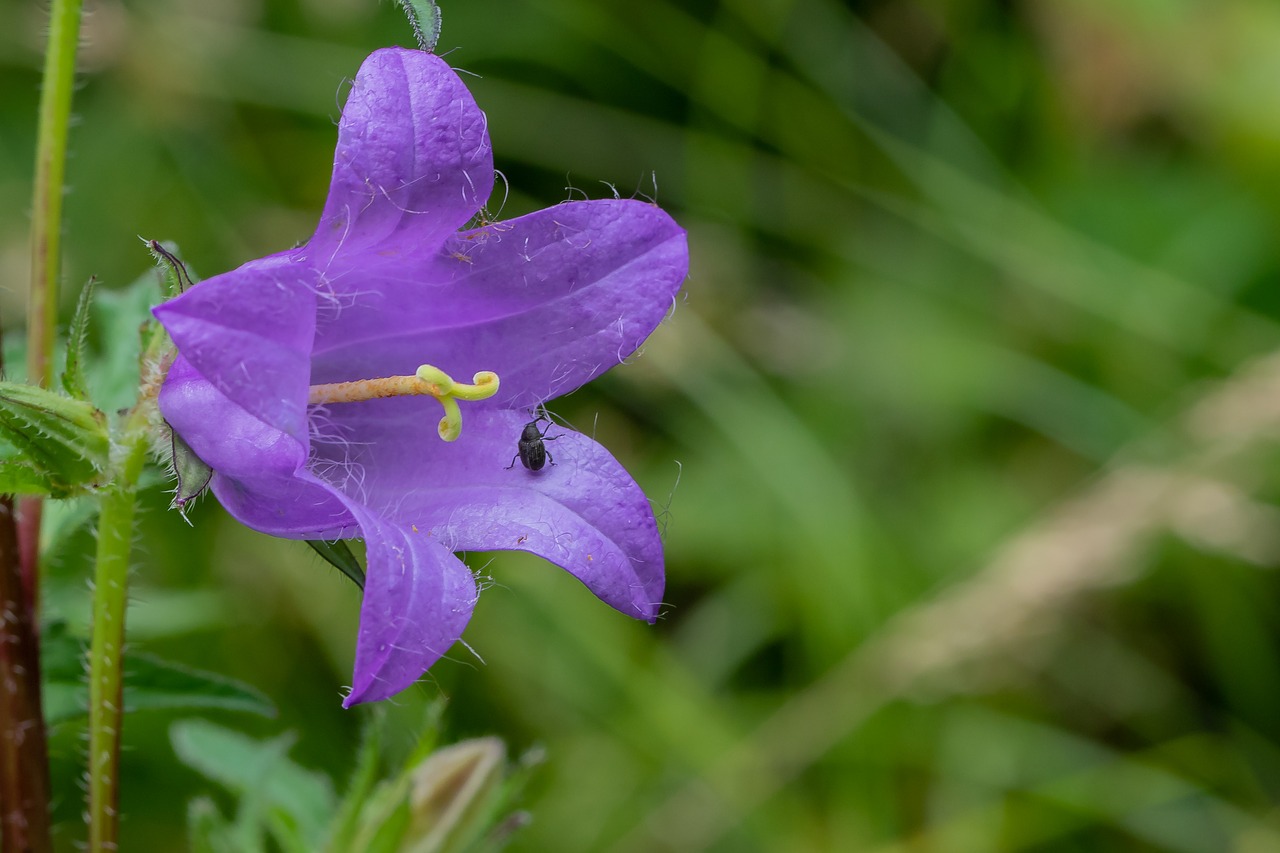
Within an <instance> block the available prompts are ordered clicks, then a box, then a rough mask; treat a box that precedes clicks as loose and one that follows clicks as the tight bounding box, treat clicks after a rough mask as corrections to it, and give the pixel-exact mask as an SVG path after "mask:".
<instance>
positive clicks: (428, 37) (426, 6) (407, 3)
mask: <svg viewBox="0 0 1280 853" xmlns="http://www.w3.org/2000/svg"><path fill="white" fill-rule="evenodd" d="M396 5H397V6H399V7H400V8H401V9H403V10H404V13H405V16H406V17H408V18H409V26H410V27H412V28H413V37H414V38H415V39H417V40H418V47H419V48H420V49H422V50H425V51H426V52H427V53H431V52H432V51H434V50H435V49H436V42H437V41H439V40H440V7H439V6H437V5H436V4H435V3H434V2H432V0H396Z"/></svg>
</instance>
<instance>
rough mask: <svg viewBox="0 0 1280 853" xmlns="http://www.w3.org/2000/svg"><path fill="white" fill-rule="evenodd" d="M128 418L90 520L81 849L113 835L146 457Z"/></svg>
mask: <svg viewBox="0 0 1280 853" xmlns="http://www.w3.org/2000/svg"><path fill="white" fill-rule="evenodd" d="M142 420H143V419H142V418H141V417H139V416H137V415H136V414H135V415H134V416H132V417H131V418H130V419H129V421H128V422H127V423H126V425H125V429H124V440H123V442H122V443H121V444H120V445H118V446H117V447H116V453H115V454H114V455H115V456H116V459H115V462H116V464H115V465H114V466H113V468H114V470H113V473H114V475H115V476H114V477H113V478H112V481H111V484H110V485H109V486H107V487H106V488H105V489H103V492H102V496H101V501H102V509H101V512H100V514H99V516H98V556H97V568H96V569H95V571H94V585H93V638H92V640H91V641H90V645H89V755H88V760H89V774H88V776H89V850H91V851H94V853H98V851H106V850H115V849H116V848H117V834H118V831H119V798H120V792H119V771H120V729H121V721H122V718H123V710H124V709H123V706H122V703H123V686H124V680H123V664H124V618H125V607H126V605H127V604H128V589H129V551H130V547H131V545H132V544H133V520H134V514H135V512H136V510H137V504H138V491H137V486H138V478H139V477H140V476H141V475H142V467H143V464H144V463H145V462H146V458H147V441H146V434H145V424H144V423H142Z"/></svg>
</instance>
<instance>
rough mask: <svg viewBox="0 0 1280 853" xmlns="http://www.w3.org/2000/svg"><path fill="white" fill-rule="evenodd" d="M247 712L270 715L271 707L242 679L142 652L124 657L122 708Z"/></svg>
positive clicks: (273, 707)
mask: <svg viewBox="0 0 1280 853" xmlns="http://www.w3.org/2000/svg"><path fill="white" fill-rule="evenodd" d="M214 708H216V709H218V710H223V711H248V712H249V713H252V714H258V715H260V716H263V717H274V716H275V713H276V709H275V706H274V705H273V704H271V700H270V699H268V698H267V697H266V696H265V695H264V694H262V693H261V692H259V691H258V690H255V689H254V688H253V687H250V686H249V685H248V684H245V683H244V682H242V681H236V680H235V679H233V678H227V677H226V676H223V675H218V674H216V673H212V672H203V671H201V670H198V669H192V668H190V667H187V666H183V665H182V664H178V663H173V662H172V661H165V660H162V659H160V658H157V657H155V656H153V655H149V654H146V653H144V652H131V653H129V654H128V655H126V657H125V659H124V709H125V711H126V712H129V711H155V710H162V709H163V710H173V709H188V710H199V709H214Z"/></svg>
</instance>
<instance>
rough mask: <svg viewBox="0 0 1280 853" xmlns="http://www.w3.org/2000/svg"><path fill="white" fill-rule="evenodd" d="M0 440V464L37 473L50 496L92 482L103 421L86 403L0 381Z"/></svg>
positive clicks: (102, 452) (104, 443) (104, 442)
mask: <svg viewBox="0 0 1280 853" xmlns="http://www.w3.org/2000/svg"><path fill="white" fill-rule="evenodd" d="M0 439H2V440H3V441H4V442H6V443H7V444H8V445H10V447H9V448H6V449H5V452H4V453H3V457H4V461H7V462H18V463H20V464H23V465H27V466H30V467H31V468H33V469H34V470H36V471H38V472H39V473H40V475H41V477H42V479H44V480H47V481H48V482H49V484H50V486H51V490H50V491H49V492H48V493H49V494H53V495H55V496H62V495H65V494H69V493H72V492H74V490H75V489H76V488H77V487H80V486H83V485H85V484H88V483H92V482H94V481H96V480H97V479H98V478H99V477H100V475H101V474H102V471H103V470H104V469H105V468H106V465H107V455H108V452H109V449H110V443H109V440H108V436H107V426H106V417H104V416H103V414H102V413H101V412H99V411H98V410H97V409H95V408H94V407H93V406H92V405H91V404H90V403H87V402H85V401H84V400H73V399H71V398H70V397H65V396H63V395H61V394H58V393H55V392H53V391H46V390H45V389H43V388H37V387H35V386H34V385H22V384H19V383H15V382H0ZM14 476H15V477H17V476H19V475H18V474H14Z"/></svg>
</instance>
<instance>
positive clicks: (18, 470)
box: [0, 459, 58, 495]
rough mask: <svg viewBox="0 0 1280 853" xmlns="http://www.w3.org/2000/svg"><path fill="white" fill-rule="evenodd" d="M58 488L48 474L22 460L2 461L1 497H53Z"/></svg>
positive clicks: (0, 477)
mask: <svg viewBox="0 0 1280 853" xmlns="http://www.w3.org/2000/svg"><path fill="white" fill-rule="evenodd" d="M56 491H58V487H57V486H56V485H55V484H54V482H53V480H52V479H51V478H50V477H49V475H48V474H47V473H45V472H44V471H41V470H40V469H39V468H37V467H36V466H34V465H32V464H31V463H30V462H27V461H25V460H22V459H0V495H52V494H53V493H54V492H56Z"/></svg>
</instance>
